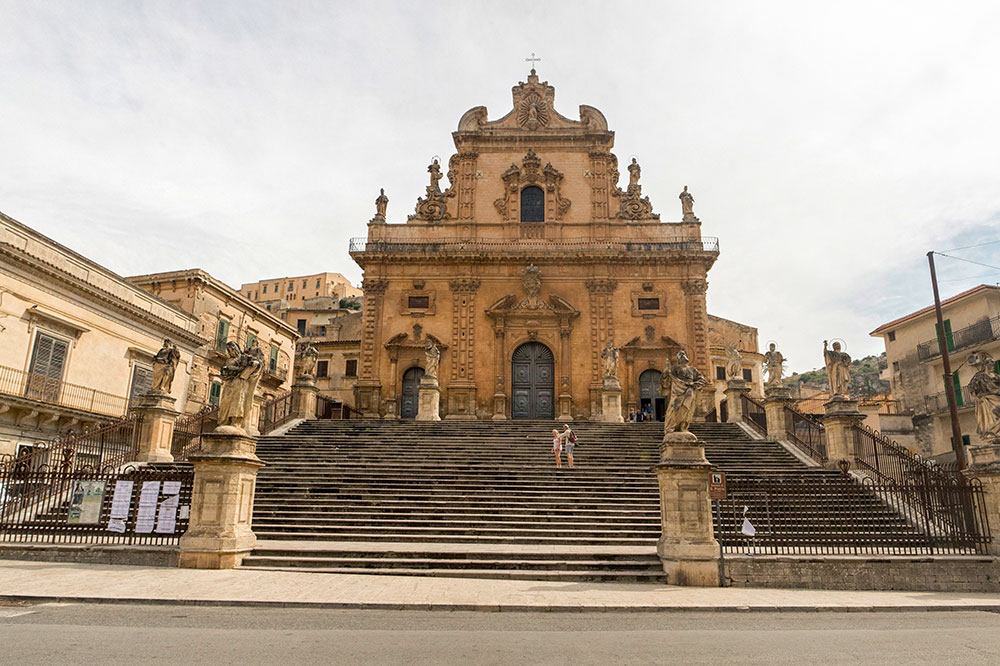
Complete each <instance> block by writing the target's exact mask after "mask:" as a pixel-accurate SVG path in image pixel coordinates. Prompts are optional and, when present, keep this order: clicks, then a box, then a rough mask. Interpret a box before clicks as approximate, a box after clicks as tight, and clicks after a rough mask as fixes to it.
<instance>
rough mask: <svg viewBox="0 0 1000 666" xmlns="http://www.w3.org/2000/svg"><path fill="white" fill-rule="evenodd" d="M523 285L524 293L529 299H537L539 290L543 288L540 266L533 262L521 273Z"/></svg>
mask: <svg viewBox="0 0 1000 666" xmlns="http://www.w3.org/2000/svg"><path fill="white" fill-rule="evenodd" d="M521 286H522V287H524V294H525V295H526V296H527V297H528V298H529V299H537V298H538V292H539V291H541V289H542V272H541V271H540V270H539V269H538V266H535V265H534V264H531V265H530V266H528V267H527V268H525V269H524V272H523V273H521Z"/></svg>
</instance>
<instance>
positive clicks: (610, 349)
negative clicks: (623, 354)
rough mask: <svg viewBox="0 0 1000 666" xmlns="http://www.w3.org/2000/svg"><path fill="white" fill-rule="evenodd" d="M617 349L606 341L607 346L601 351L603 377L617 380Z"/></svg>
mask: <svg viewBox="0 0 1000 666" xmlns="http://www.w3.org/2000/svg"><path fill="white" fill-rule="evenodd" d="M618 353H619V352H618V347H615V345H614V344H613V343H612V342H611V341H610V340H608V344H607V345H606V346H605V347H604V350H603V351H601V358H602V359H603V360H604V377H605V378H613V379H617V378H618Z"/></svg>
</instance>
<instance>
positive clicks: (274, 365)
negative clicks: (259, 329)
mask: <svg viewBox="0 0 1000 666" xmlns="http://www.w3.org/2000/svg"><path fill="white" fill-rule="evenodd" d="M268 369H269V370H270V371H271V372H277V370H278V348H277V347H275V346H274V345H271V363H270V364H269V365H268Z"/></svg>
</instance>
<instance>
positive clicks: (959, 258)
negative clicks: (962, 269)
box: [934, 252, 1000, 271]
mask: <svg viewBox="0 0 1000 666" xmlns="http://www.w3.org/2000/svg"><path fill="white" fill-rule="evenodd" d="M934 254H937V255H940V256H942V257H948V258H949V259H955V260H957V261H964V262H966V263H969V264H975V265H976V266H985V267H986V268H995V269H997V270H998V271H1000V266H994V265H993V264H984V263H983V262H981V261H973V260H972V259H963V258H962V257H953V256H951V255H950V254H945V253H944V252H935V253H934Z"/></svg>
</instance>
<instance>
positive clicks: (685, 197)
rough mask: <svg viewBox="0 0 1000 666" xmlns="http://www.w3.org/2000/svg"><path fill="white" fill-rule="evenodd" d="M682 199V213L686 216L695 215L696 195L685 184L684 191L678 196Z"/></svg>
mask: <svg viewBox="0 0 1000 666" xmlns="http://www.w3.org/2000/svg"><path fill="white" fill-rule="evenodd" d="M678 198H679V199H680V200H681V213H683V215H684V217H685V218H692V217H694V197H693V196H691V193H690V192H688V186H687V185H685V186H684V191H683V192H681V193H680V196H679V197H678Z"/></svg>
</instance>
